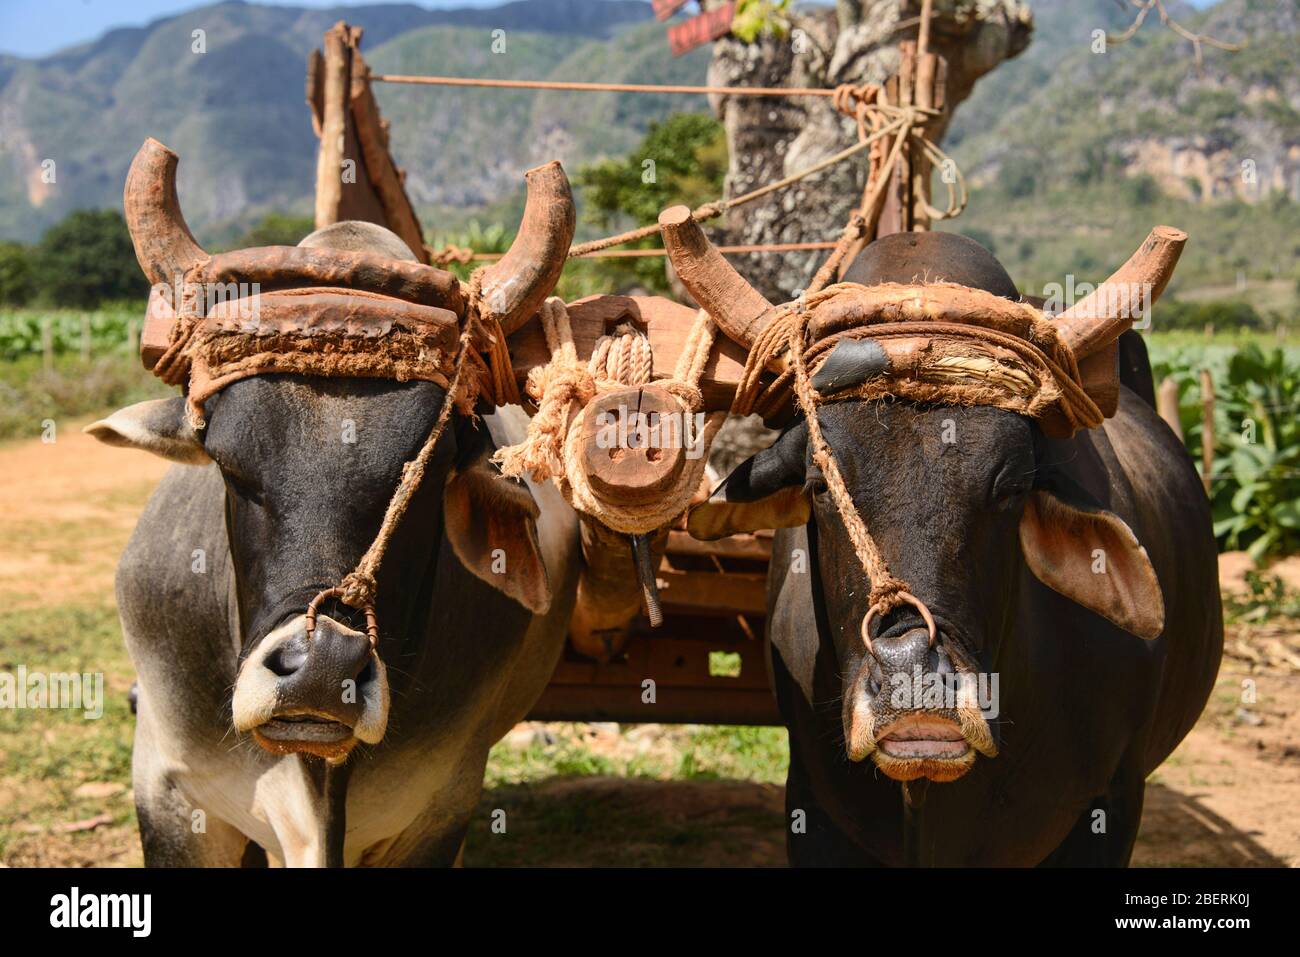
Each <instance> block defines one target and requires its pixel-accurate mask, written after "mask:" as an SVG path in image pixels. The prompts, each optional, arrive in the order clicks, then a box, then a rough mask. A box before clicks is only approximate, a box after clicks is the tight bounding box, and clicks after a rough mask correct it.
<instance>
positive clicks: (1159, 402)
mask: <svg viewBox="0 0 1300 957" xmlns="http://www.w3.org/2000/svg"><path fill="white" fill-rule="evenodd" d="M1156 411H1157V412H1159V413H1160V418H1162V419H1164V420H1165V424H1166V425H1168V426H1169V428H1171V429H1173V432H1174V435H1176V436H1178V441H1179V442H1181V441H1182V440H1183V422H1182V419H1181V417H1180V416H1179V414H1178V383H1177V382H1175V381H1174V379H1173V376H1165V378H1164V381H1163V382H1161V383H1160V391H1159V392H1157V393H1156Z"/></svg>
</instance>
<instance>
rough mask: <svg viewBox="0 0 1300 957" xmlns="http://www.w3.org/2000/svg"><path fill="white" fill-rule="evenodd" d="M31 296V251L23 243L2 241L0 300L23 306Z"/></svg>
mask: <svg viewBox="0 0 1300 957" xmlns="http://www.w3.org/2000/svg"><path fill="white" fill-rule="evenodd" d="M31 297H32V261H31V253H30V252H29V251H28V249H27V247H26V246H24V245H23V244H22V243H15V242H0V302H2V303H4V304H6V305H9V306H22V305H26V303H27V301H28V300H29V299H31Z"/></svg>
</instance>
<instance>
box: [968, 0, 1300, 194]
mask: <svg viewBox="0 0 1300 957" xmlns="http://www.w3.org/2000/svg"><path fill="white" fill-rule="evenodd" d="M1031 7H1032V9H1033V11H1034V17H1035V21H1036V29H1035V35H1034V41H1033V43H1031V45H1030V48H1029V50H1028V51H1026V53H1025V55H1023V56H1022V57H1020V58H1019V59H1018V60H1014V61H1012V62H1011V63H1009V64H1007V65H1006V66H1004V67H1003V68H1001V69H999V70H998V71H996V72H995V73H994V75H993V76H991V77H990V78H988V79H987V80H985V81H984V82H982V83H981V84H980V85H979V86H978V87H977V88H976V91H975V93H974V94H973V95H972V96H971V98H970V101H968V102H967V103H966V104H964V105H963V106H962V107H961V108H960V109H959V111H958V113H957V116H956V119H955V121H954V128H953V133H952V135H951V137H950V138H949V141H948V145H949V146H955V147H957V155H958V159H959V162H960V161H961V160H965V162H964V163H963V164H962V165H963V167H964V168H965V169H966V172H967V175H968V176H970V177H971V178H972V179H973V181H974V182H976V183H980V182H986V183H987V182H990V181H992V180H993V179H994V178H995V177H997V176H999V175H1000V174H1002V173H1003V171H1004V169H1005V168H1007V167H1008V166H1009V167H1011V168H1012V170H1011V172H1012V174H1014V175H1022V174H1025V175H1027V176H1028V177H1029V178H1032V179H1033V180H1034V182H1036V183H1041V184H1048V185H1065V184H1071V183H1072V184H1074V185H1077V186H1086V185H1088V183H1089V182H1091V181H1093V180H1096V179H1100V178H1102V177H1103V176H1106V175H1109V174H1118V175H1122V176H1126V177H1130V178H1135V177H1139V176H1144V175H1145V176H1149V177H1151V178H1152V179H1153V180H1154V181H1155V185H1156V186H1157V187H1158V188H1159V189H1160V191H1161V192H1163V193H1165V194H1167V195H1169V196H1174V197H1178V198H1182V199H1188V200H1193V201H1198V202H1214V201H1218V200H1224V199H1238V200H1241V201H1242V202H1246V203H1258V202H1262V201H1264V200H1267V199H1269V198H1270V197H1271V196H1272V195H1273V194H1275V193H1281V194H1283V195H1285V196H1287V197H1289V199H1290V200H1291V201H1292V202H1300V72H1297V71H1296V69H1295V62H1294V58H1295V51H1296V44H1297V39H1298V37H1297V35H1298V34H1300V0H1224V2H1221V3H1219V4H1217V5H1215V6H1214V7H1212V8H1210V9H1209V10H1206V11H1204V12H1203V13H1200V14H1197V13H1196V12H1195V11H1193V10H1190V9H1188V8H1184V9H1183V10H1182V11H1179V10H1177V8H1175V7H1172V6H1171V7H1170V13H1171V15H1173V16H1174V17H1175V18H1176V19H1178V20H1179V21H1180V22H1181V23H1182V24H1183V25H1184V26H1186V27H1187V28H1188V29H1190V30H1192V31H1195V32H1199V33H1201V34H1203V35H1206V36H1210V37H1214V38H1216V39H1219V40H1223V41H1226V42H1230V43H1237V42H1242V41H1245V42H1246V44H1247V45H1246V47H1245V49H1243V50H1240V51H1226V50H1219V49H1215V48H1213V47H1210V46H1205V47H1204V51H1203V59H1204V66H1203V69H1198V68H1197V65H1196V63H1195V59H1194V55H1193V50H1192V45H1191V43H1189V42H1188V41H1186V40H1184V39H1182V38H1181V37H1179V36H1177V35H1176V34H1174V33H1173V32H1171V31H1170V30H1167V29H1164V28H1162V26H1161V25H1160V23H1159V22H1158V19H1157V18H1156V17H1155V16H1152V17H1151V18H1149V20H1148V22H1147V23H1146V24H1145V25H1144V26H1143V27H1142V28H1141V29H1140V30H1139V31H1138V32H1137V33H1136V35H1135V36H1134V37H1133V38H1132V39H1131V40H1129V41H1128V42H1127V43H1124V44H1121V45H1118V46H1112V47H1110V48H1109V49H1107V50H1105V52H1104V53H1096V52H1093V50H1092V49H1091V48H1090V43H1091V31H1093V30H1096V29H1099V28H1101V29H1108V30H1110V31H1112V32H1119V31H1120V30H1121V29H1122V28H1123V26H1124V25H1125V24H1126V23H1128V22H1129V21H1131V20H1132V12H1131V11H1128V10H1123V9H1121V8H1119V7H1117V6H1116V5H1115V4H1113V3H1109V2H1107V3H1102V2H1101V0H1087V2H1083V3H1075V2H1072V0H1071V2H1069V3H1068V4H1067V2H1066V0H1047V2H1037V3H1031ZM1243 163H1248V164H1249V165H1248V166H1243ZM1247 169H1249V170H1250V172H1249V174H1247V173H1246V170H1247Z"/></svg>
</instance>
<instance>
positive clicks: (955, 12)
mask: <svg viewBox="0 0 1300 957" xmlns="http://www.w3.org/2000/svg"><path fill="white" fill-rule="evenodd" d="M920 6H921V4H920V0H839V3H838V4H837V6H836V8H835V9H833V10H832V9H823V10H812V11H809V12H807V13H801V14H796V15H794V16H793V17H792V18H791V31H790V33H789V35H788V36H785V37H782V38H779V39H778V38H773V37H764V38H762V39H760V40H759V41H758V42H756V43H752V44H747V43H742V42H740V41H739V40H735V39H732V38H730V37H728V38H725V39H723V40H720V41H718V43H716V44H715V45H714V48H713V61H712V63H711V64H710V67H709V84H710V85H713V86H803V87H835V86H838V85H839V84H842V83H853V84H862V83H882V82H883V81H884V80H885V79H886V78H887V77H888V76H889V75H890V74H891V73H893V72H895V71H896V70H897V69H898V61H899V53H898V44H899V43H900V42H901V41H903V40H915V39H916V37H917V29H918V28H917V23H918V20H919V16H918V15H919V12H920ZM1032 31H1033V20H1032V16H1031V14H1030V12H1029V7H1028V5H1027V4H1026V3H1025V2H1023V0H934V18H933V20H932V21H931V27H930V50H931V51H932V52H934V53H938V54H941V55H942V56H943V57H944V58H945V59H946V60H947V61H948V72H947V90H946V99H947V103H948V109H947V111H946V112H945V114H944V116H943V117H941V118H940V119H939V121H937V123H936V124H932V125H931V127H930V128H929V135H930V137H931V138H932V139H934V140H935V141H936V142H939V140H940V138H941V137H942V134H943V130H944V128H946V126H947V124H948V121H949V120H950V118H951V114H952V109H953V108H954V107H955V106H956V105H957V104H959V103H961V102H962V101H963V100H964V99H965V98H966V97H967V96H968V95H970V92H971V89H972V88H973V87H974V85H975V81H976V80H978V79H979V78H980V77H981V76H983V75H984V74H985V73H988V72H989V71H990V70H992V69H993V68H994V67H996V66H997V65H998V64H1000V63H1001V62H1002V61H1004V60H1008V59H1010V58H1011V57H1014V56H1016V55H1017V54H1019V53H1020V52H1021V51H1022V50H1024V49H1025V47H1026V46H1028V44H1029V38H1030V35H1031V33H1032ZM711 106H712V107H713V110H714V112H715V113H716V114H717V115H718V117H719V118H720V119H721V120H722V121H723V123H724V125H725V126H726V131H727V146H728V149H729V152H730V168H729V170H728V173H727V182H726V196H727V197H728V198H730V197H733V196H739V195H741V194H742V193H746V192H749V191H750V190H752V189H755V188H757V187H759V186H762V185H764V184H765V183H770V182H772V181H774V180H777V179H780V178H781V177H783V176H788V175H790V174H791V173H794V172H797V171H798V170H801V169H804V168H806V167H808V166H811V165H812V164H814V163H816V162H818V161H820V160H822V159H825V158H826V157H827V156H830V155H831V154H833V153H835V152H838V151H839V150H842V149H844V148H846V147H848V146H850V145H852V143H853V142H854V141H855V140H856V138H857V126H856V124H855V123H854V122H853V120H851V119H850V118H848V117H845V116H842V115H841V114H840V113H838V112H837V111H836V110H835V108H834V106H833V105H832V104H831V102H830V99H829V98H828V97H806V96H805V97H792V98H789V99H772V98H767V97H762V98H758V97H725V96H717V97H713V98H712V101H711ZM866 169H867V163H866V153H865V152H864V153H862V154H860V156H859V157H855V158H853V159H851V160H849V161H847V162H845V163H841V164H839V165H837V166H835V167H832V168H831V169H829V170H826V171H824V172H822V173H819V174H817V175H816V176H814V177H811V178H809V179H808V180H806V181H805V182H803V183H799V184H796V185H794V186H792V187H790V188H788V189H784V190H780V191H778V192H776V193H774V194H772V195H771V196H767V197H764V198H763V199H760V200H757V201H755V202H753V203H749V204H746V205H745V206H743V207H740V208H738V209H737V210H735V211H733V212H731V213H730V214H729V215H728V216H726V217H724V218H723V219H722V220H715V221H714V224H713V226H712V234H713V235H712V238H713V239H714V241H715V242H717V243H719V244H722V243H727V244H741V243H798V242H821V241H829V240H834V239H836V238H837V237H838V235H839V232H840V229H841V228H842V227H843V225H844V223H845V222H846V221H847V219H848V216H849V213H850V212H851V211H852V210H853V209H854V207H856V206H857V205H858V204H859V203H860V202H861V200H862V191H863V188H864V187H865V185H866ZM825 256H826V253H824V252H808V253H788V254H783V255H775V254H771V253H755V254H750V255H744V256H733V257H729V258H730V260H731V262H732V263H733V264H734V265H735V266H736V268H737V269H739V270H740V272H741V273H742V274H743V275H744V276H745V277H746V278H747V279H748V280H749V281H750V282H751V283H753V284H754V286H755V287H756V288H757V289H758V290H759V291H761V292H762V293H763V294H764V295H766V296H767V297H768V298H769V299H771V300H773V301H784V300H787V299H790V298H792V297H793V295H794V293H795V290H798V289H801V288H803V286H804V285H805V284H806V283H807V282H808V280H809V279H810V278H811V277H812V274H813V273H814V272H815V271H816V269H817V267H818V266H819V265H820V264H821V262H822V261H823V259H824V258H825Z"/></svg>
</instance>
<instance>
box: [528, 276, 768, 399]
mask: <svg viewBox="0 0 1300 957" xmlns="http://www.w3.org/2000/svg"><path fill="white" fill-rule="evenodd" d="M568 309H569V324H570V326H571V327H572V329H573V344H574V347H575V348H576V350H577V353H578V358H579V359H582V360H584V361H585V360H587V359H589V358H590V357H591V353H592V350H593V349H594V348H595V346H596V342H597V340H599V339H600V337H601V336H605V335H609V334H610V333H611V332H613V331H614V329H615V327H617V326H619V325H621V324H622V323H628V322H630V323H632V324H633V325H634V326H636V327H637V328H639V329H641V330H643V331H644V332H645V334H646V336H647V337H648V338H649V339H650V347H651V349H652V350H653V352H654V358H655V362H654V364H655V378H657V379H666V378H668V377H669V375H670V374H671V372H672V370H673V369H674V368H675V367H676V365H677V360H678V359H679V358H680V357H681V354H682V352H683V351H684V350H685V348H686V345H687V339H689V337H690V334H691V327H692V326H693V325H694V324H695V314H696V310H695V309H692V308H691V307H690V306H683V305H682V304H681V303H678V302H673V301H672V300H671V299H665V298H663V297H662V296H609V295H595V296H587V297H586V298H584V299H579V300H577V301H576V302H571V303H569V305H568ZM507 342H508V344H509V347H510V361H511V364H512V365H513V366H514V370H515V378H516V379H517V380H518V382H519V386H520V392H522V391H523V386H524V384H525V383H526V381H527V379H528V374H529V373H530V372H532V371H533V369H536V368H538V367H540V366H544V365H546V364H547V363H548V362H550V361H551V351H550V348H549V347H548V346H547V344H546V334H545V333H544V332H543V331H542V327H541V324H540V323H538V322H535V321H529V322H526V323H524V325H523V327H522V328H521V329H519V330H518V331H517V332H514V333H513V334H511V335H510V337H509V338H508V340H507ZM745 355H746V352H745V349H744V348H743V347H741V346H738V345H736V344H735V343H734V342H732V341H731V340H730V339H728V338H727V337H726V336H721V335H720V336H718V338H717V342H716V343H715V344H714V347H713V352H712V354H711V355H710V356H709V361H708V363H707V364H706V365H705V367H704V374H703V375H702V376H701V377H700V392H701V394H702V395H703V397H704V411H705V412H725V411H726V410H727V409H729V408H731V401H732V399H734V398H735V396H736V386H737V385H738V384H739V382H740V377H741V375H742V374H743V373H744V371H745Z"/></svg>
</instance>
